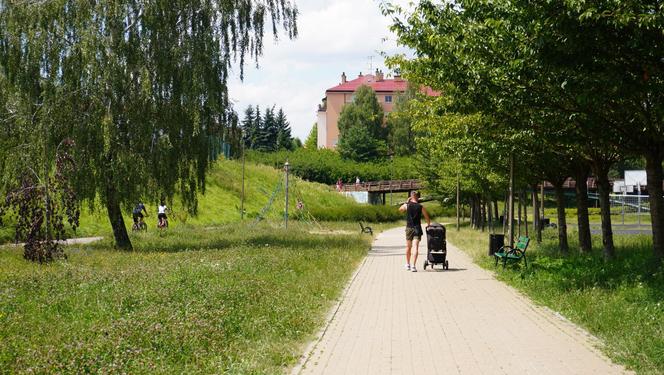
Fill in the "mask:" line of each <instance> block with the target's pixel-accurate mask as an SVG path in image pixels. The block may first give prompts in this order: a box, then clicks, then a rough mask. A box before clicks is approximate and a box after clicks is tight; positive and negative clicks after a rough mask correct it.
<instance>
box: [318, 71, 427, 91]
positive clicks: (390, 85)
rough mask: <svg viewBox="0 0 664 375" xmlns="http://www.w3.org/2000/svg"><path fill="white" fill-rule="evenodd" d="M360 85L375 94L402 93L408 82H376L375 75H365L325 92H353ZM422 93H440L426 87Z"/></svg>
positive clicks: (386, 80) (384, 80)
mask: <svg viewBox="0 0 664 375" xmlns="http://www.w3.org/2000/svg"><path fill="white" fill-rule="evenodd" d="M362 85H366V86H369V87H371V89H372V90H374V91H375V92H396V91H400V92H404V91H406V89H407V88H408V81H406V80H405V79H401V78H397V79H393V78H392V79H382V80H377V79H376V76H375V75H373V74H366V75H361V76H359V77H357V78H355V79H353V80H350V81H347V82H345V83H341V84H339V85H337V86H334V87H332V88H329V89H327V91H326V92H355V91H356V90H357V89H358V88H359V87H360V86H362ZM422 92H424V93H425V94H427V95H429V96H439V95H440V92H438V91H435V90H433V89H432V88H431V87H428V86H426V87H423V88H422Z"/></svg>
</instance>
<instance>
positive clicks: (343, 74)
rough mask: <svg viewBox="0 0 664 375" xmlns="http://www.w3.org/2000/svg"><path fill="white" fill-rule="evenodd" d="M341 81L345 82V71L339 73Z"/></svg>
mask: <svg viewBox="0 0 664 375" xmlns="http://www.w3.org/2000/svg"><path fill="white" fill-rule="evenodd" d="M341 83H346V72H343V73H341Z"/></svg>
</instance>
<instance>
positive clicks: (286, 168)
mask: <svg viewBox="0 0 664 375" xmlns="http://www.w3.org/2000/svg"><path fill="white" fill-rule="evenodd" d="M289 166H290V164H288V160H287V161H286V164H284V170H285V171H286V209H285V210H284V222H285V223H286V229H288V167H289Z"/></svg>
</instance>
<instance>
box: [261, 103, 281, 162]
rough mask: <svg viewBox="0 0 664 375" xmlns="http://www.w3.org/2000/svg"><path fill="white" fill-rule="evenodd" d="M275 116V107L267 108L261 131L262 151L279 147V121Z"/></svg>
mask: <svg viewBox="0 0 664 375" xmlns="http://www.w3.org/2000/svg"><path fill="white" fill-rule="evenodd" d="M275 120H276V119H275V117H274V107H272V108H269V107H268V108H267V109H266V110H265V115H264V116H263V127H262V131H261V136H262V139H261V145H260V148H259V149H260V150H261V151H267V152H270V151H275V150H276V147H277V133H278V129H277V123H276V121H275Z"/></svg>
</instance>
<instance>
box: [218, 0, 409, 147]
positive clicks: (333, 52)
mask: <svg viewBox="0 0 664 375" xmlns="http://www.w3.org/2000/svg"><path fill="white" fill-rule="evenodd" d="M399 2H400V3H406V2H407V1H405V0H402V1H399ZM297 5H298V7H299V9H300V18H299V23H298V29H299V37H298V38H297V39H296V40H293V41H291V40H287V39H284V38H280V39H279V41H278V42H277V43H276V44H275V43H274V42H273V40H272V38H271V37H269V36H268V37H267V38H266V39H265V48H264V54H263V56H262V57H261V58H260V59H259V64H260V68H259V69H258V70H257V69H254V67H253V65H251V63H250V64H249V65H247V66H246V67H245V81H244V82H241V81H240V80H239V79H237V78H236V79H234V80H232V81H231V82H230V83H229V90H230V95H231V98H232V99H233V101H234V102H235V107H236V110H237V111H238V112H239V113H240V114H242V112H243V111H244V109H245V108H246V107H247V106H248V105H250V104H251V105H256V104H258V105H260V106H261V107H267V106H272V105H276V106H277V108H279V107H283V109H284V111H285V112H286V115H287V116H288V119H289V121H290V122H291V128H292V129H293V135H294V136H297V137H300V138H301V139H302V140H304V138H306V136H307V135H308V133H309V130H310V129H311V126H312V124H313V123H314V122H315V121H316V106H317V105H318V104H319V103H320V100H321V99H322V98H323V97H324V96H325V90H326V89H328V88H330V87H332V86H335V85H337V84H338V83H339V81H340V75H341V72H346V74H347V75H348V76H349V78H350V77H355V76H356V75H357V74H358V73H359V72H365V73H366V72H368V71H369V68H370V64H371V65H372V66H371V67H372V68H373V69H375V68H381V69H385V68H384V66H383V61H382V58H381V57H380V54H379V51H385V52H387V53H394V52H396V51H397V48H396V44H395V42H394V36H393V35H391V33H390V31H389V19H387V18H386V17H383V16H382V15H381V13H380V9H379V7H378V2H377V1H373V0H336V1H323V0H302V1H299V2H297ZM384 38H388V39H389V40H388V41H387V42H384V41H383V39H384ZM369 56H373V59H371V58H370V57H369Z"/></svg>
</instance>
